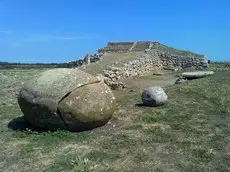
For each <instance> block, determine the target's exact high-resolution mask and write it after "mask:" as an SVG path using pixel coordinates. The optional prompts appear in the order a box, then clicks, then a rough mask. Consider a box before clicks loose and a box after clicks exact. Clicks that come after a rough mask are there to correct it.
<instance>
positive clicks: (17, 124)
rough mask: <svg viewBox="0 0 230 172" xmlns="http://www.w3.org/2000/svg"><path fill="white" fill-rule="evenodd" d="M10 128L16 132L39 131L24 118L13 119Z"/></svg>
mask: <svg viewBox="0 0 230 172" xmlns="http://www.w3.org/2000/svg"><path fill="white" fill-rule="evenodd" d="M8 128H9V129H11V130H15V131H38V130H37V129H35V128H33V127H32V126H31V125H30V124H29V123H28V122H26V120H25V119H24V117H23V116H20V117H17V118H14V119H12V120H11V121H10V122H9V124H8Z"/></svg>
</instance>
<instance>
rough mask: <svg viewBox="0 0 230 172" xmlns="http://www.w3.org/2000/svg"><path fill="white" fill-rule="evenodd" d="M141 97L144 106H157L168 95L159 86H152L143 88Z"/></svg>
mask: <svg viewBox="0 0 230 172" xmlns="http://www.w3.org/2000/svg"><path fill="white" fill-rule="evenodd" d="M141 98H142V102H143V105H145V106H159V105H163V104H164V103H165V102H166V101H167V99H168V96H167V95H166V93H165V92H164V90H163V89H162V88H161V87H160V86H153V87H150V88H146V89H144V91H143V93H142V96H141Z"/></svg>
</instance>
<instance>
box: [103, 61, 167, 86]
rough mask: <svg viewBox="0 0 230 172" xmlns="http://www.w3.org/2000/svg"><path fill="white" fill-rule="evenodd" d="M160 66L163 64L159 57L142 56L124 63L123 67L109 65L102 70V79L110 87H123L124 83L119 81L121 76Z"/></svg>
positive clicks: (150, 70) (139, 73)
mask: <svg viewBox="0 0 230 172" xmlns="http://www.w3.org/2000/svg"><path fill="white" fill-rule="evenodd" d="M162 68H163V65H162V62H161V60H160V59H159V58H146V57H142V58H140V59H138V60H133V61H130V62H128V63H125V64H124V65H123V67H110V68H108V69H106V70H104V81H105V83H106V84H107V85H109V86H110V87H111V88H112V89H117V88H124V87H125V85H124V84H123V83H122V82H120V81H119V80H120V79H121V78H128V77H132V76H137V75H143V74H145V73H149V72H153V71H158V70H161V69H162Z"/></svg>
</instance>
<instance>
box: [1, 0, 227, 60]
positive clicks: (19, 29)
mask: <svg viewBox="0 0 230 172" xmlns="http://www.w3.org/2000/svg"><path fill="white" fill-rule="evenodd" d="M136 40H153V41H159V42H161V43H163V44H166V45H168V46H171V47H174V48H179V49H185V50H191V51H194V52H197V53H200V54H204V55H207V56H208V57H209V59H211V60H218V61H220V60H222V61H230V1H229V0H114V1H111V0H0V61H9V62H64V61H68V60H75V59H79V58H81V57H83V56H84V55H85V54H86V53H95V52H96V51H97V49H98V48H101V47H104V46H105V45H106V44H107V42H108V41H136Z"/></svg>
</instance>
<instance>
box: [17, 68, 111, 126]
mask: <svg viewBox="0 0 230 172" xmlns="http://www.w3.org/2000/svg"><path fill="white" fill-rule="evenodd" d="M18 103H19V106H20V108H21V110H22V112H23V113H24V117H25V120H26V121H28V122H29V123H30V124H31V125H32V126H33V127H35V128H38V129H41V130H57V129H67V130H71V131H83V130H88V129H92V128H95V127H98V126H101V125H104V124H105V123H107V122H108V120H109V119H110V118H111V117H112V115H113V112H114V110H115V98H114V96H113V94H112V92H111V90H110V89H109V87H108V86H106V85H105V84H104V83H103V82H100V80H99V79H97V78H96V77H94V76H92V75H90V74H87V73H85V72H83V71H80V70H78V69H52V70H47V71H45V72H43V73H41V74H40V75H38V76H36V77H35V78H33V79H31V80H29V81H28V82H26V83H25V84H24V85H23V87H22V88H21V91H20V94H19V98H18Z"/></svg>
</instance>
